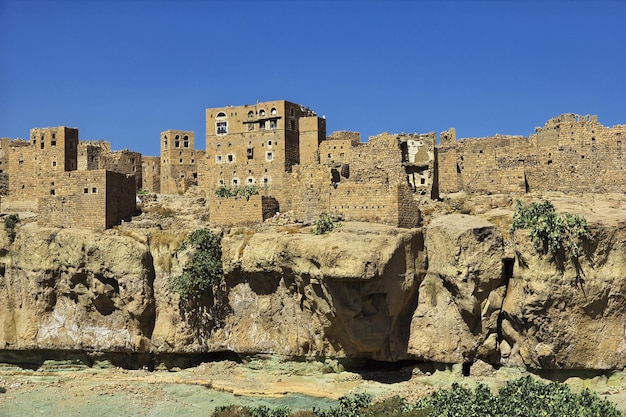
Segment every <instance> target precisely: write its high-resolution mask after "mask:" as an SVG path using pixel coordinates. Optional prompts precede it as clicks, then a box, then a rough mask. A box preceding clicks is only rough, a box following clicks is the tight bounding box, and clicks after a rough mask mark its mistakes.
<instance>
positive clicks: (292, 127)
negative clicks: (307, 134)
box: [289, 120, 296, 130]
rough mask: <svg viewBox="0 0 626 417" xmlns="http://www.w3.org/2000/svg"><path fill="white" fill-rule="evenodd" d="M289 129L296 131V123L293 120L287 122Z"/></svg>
mask: <svg viewBox="0 0 626 417" xmlns="http://www.w3.org/2000/svg"><path fill="white" fill-rule="evenodd" d="M289 129H291V130H296V121H295V120H290V121H289Z"/></svg>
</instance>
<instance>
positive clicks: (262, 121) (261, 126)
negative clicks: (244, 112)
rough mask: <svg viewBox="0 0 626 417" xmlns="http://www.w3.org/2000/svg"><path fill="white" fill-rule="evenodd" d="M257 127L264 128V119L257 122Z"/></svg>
mask: <svg viewBox="0 0 626 417" xmlns="http://www.w3.org/2000/svg"><path fill="white" fill-rule="evenodd" d="M259 129H265V120H261V121H260V122H259Z"/></svg>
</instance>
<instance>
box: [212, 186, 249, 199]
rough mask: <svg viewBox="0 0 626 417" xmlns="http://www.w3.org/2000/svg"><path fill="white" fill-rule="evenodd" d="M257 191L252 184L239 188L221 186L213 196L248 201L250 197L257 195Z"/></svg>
mask: <svg viewBox="0 0 626 417" xmlns="http://www.w3.org/2000/svg"><path fill="white" fill-rule="evenodd" d="M258 193H259V190H258V189H257V188H256V185H254V184H248V185H243V186H241V187H234V188H231V187H228V186H226V185H222V186H220V187H218V188H217V190H215V196H216V197H220V198H229V197H243V198H245V199H246V200H250V197H252V196H253V195H257V194H258Z"/></svg>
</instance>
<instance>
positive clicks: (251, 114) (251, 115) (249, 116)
mask: <svg viewBox="0 0 626 417" xmlns="http://www.w3.org/2000/svg"><path fill="white" fill-rule="evenodd" d="M253 117H254V112H253V111H252V110H250V111H249V112H248V119H252V118H253Z"/></svg>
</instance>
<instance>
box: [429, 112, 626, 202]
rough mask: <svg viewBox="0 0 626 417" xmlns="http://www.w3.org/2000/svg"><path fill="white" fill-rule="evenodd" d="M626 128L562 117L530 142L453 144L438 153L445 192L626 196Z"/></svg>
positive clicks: (447, 140)
mask: <svg viewBox="0 0 626 417" xmlns="http://www.w3.org/2000/svg"><path fill="white" fill-rule="evenodd" d="M624 138H626V125H617V126H613V127H611V128H609V127H606V126H603V125H601V124H600V123H599V122H598V119H597V117H596V116H579V115H575V114H564V115H561V116H558V117H555V118H553V119H550V120H549V121H548V122H547V123H546V124H545V126H544V127H542V128H537V129H536V131H535V133H534V134H532V135H530V136H529V137H528V138H526V137H522V136H500V135H497V136H493V137H488V138H480V139H478V138H470V139H461V140H459V141H458V142H457V141H455V140H454V132H453V131H452V132H444V133H442V136H441V145H440V146H439V147H438V148H437V160H438V177H439V179H438V180H439V187H440V189H441V191H442V192H456V191H461V190H465V191H471V192H488V193H510V192H517V193H523V192H528V191H563V192H597V193H602V192H626V170H625V168H626V157H625V156H624V150H623V148H624V145H623V144H624V142H625V141H624Z"/></svg>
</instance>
